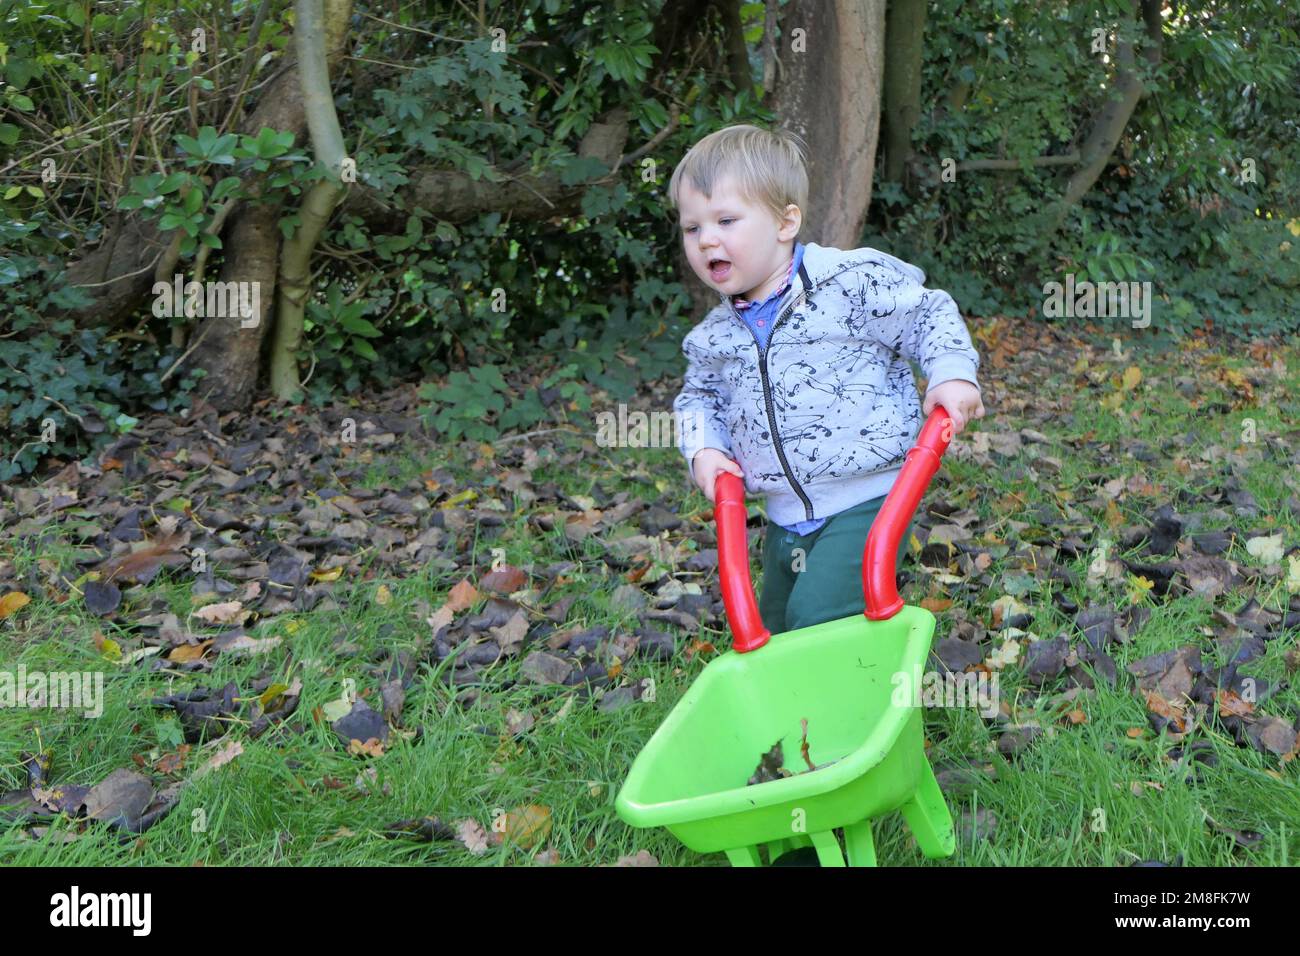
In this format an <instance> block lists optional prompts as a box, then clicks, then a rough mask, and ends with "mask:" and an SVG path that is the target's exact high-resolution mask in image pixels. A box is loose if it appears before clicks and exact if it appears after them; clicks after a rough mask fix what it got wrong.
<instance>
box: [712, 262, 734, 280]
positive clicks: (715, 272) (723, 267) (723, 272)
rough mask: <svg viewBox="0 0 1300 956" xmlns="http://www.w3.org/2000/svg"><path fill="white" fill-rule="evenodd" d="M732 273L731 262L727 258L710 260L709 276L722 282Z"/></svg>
mask: <svg viewBox="0 0 1300 956" xmlns="http://www.w3.org/2000/svg"><path fill="white" fill-rule="evenodd" d="M729 275H731V263H730V262H728V261H727V260H726V259H710V260H709V278H710V279H712V280H713V281H714V282H721V281H722V280H723V279H725V278H727V276H729Z"/></svg>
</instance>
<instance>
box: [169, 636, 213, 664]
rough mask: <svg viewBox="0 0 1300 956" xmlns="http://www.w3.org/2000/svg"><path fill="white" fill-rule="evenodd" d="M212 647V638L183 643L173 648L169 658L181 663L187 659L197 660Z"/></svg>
mask: <svg viewBox="0 0 1300 956" xmlns="http://www.w3.org/2000/svg"><path fill="white" fill-rule="evenodd" d="M210 647H212V641H210V640H209V641H203V642H202V643H199V644H181V645H180V646H179V647H173V648H172V652H171V653H170V654H168V655H167V659H168V660H169V661H176V662H177V663H181V664H183V663H185V662H186V661H197V660H198V659H199V658H200V657H202V656H203V655H204V654H206V653H207V652H208V648H210Z"/></svg>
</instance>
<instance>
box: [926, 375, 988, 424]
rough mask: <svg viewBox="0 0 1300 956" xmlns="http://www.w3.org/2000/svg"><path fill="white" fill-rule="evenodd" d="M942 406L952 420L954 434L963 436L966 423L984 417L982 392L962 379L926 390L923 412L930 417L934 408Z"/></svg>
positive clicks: (954, 379)
mask: <svg viewBox="0 0 1300 956" xmlns="http://www.w3.org/2000/svg"><path fill="white" fill-rule="evenodd" d="M936 405H942V406H943V407H944V409H946V410H947V412H948V416H949V417H950V418H951V419H952V433H953V434H954V435H959V434H961V430H962V429H963V428H965V427H966V423H967V422H968V421H970V420H971V419H972V418H983V417H984V403H983V402H982V401H980V390H979V389H978V388H976V387H975V386H974V385H972V384H971V383H970V382H967V381H965V380H964V379H960V378H953V379H949V380H948V381H946V382H941V383H939V384H938V385H936V386H935V387H934V388H927V389H926V390H925V404H924V405H922V406H921V412H922V414H924V415H929V414H930V412H932V411H934V406H936Z"/></svg>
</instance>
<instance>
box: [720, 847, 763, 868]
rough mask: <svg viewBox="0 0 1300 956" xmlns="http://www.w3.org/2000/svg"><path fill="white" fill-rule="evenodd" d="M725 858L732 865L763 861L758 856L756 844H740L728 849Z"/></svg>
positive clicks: (759, 864)
mask: <svg viewBox="0 0 1300 956" xmlns="http://www.w3.org/2000/svg"><path fill="white" fill-rule="evenodd" d="M727 859H728V860H730V861H731V865H732V866H762V865H763V861H762V860H760V859H759V858H758V847H756V846H742V847H737V848H736V849H734V850H728V851H727Z"/></svg>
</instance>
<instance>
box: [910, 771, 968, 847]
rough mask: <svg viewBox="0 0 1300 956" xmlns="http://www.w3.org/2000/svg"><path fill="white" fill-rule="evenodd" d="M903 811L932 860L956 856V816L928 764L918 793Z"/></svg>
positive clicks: (917, 840)
mask: <svg viewBox="0 0 1300 956" xmlns="http://www.w3.org/2000/svg"><path fill="white" fill-rule="evenodd" d="M900 809H901V811H902V814H903V819H904V820H906V821H907V826H908V829H910V830H911V831H912V836H914V837H916V843H917V845H918V846H919V847H920V848H921V852H922V853H924V854H925V855H926V856H927V857H928V858H929V859H931V860H937V859H939V858H940V857H945V856H952V854H953V851H954V850H956V848H957V838H956V836H955V835H954V833H953V829H952V814H951V813H950V812H949V811H948V804H947V802H945V801H944V799H943V791H942V790H940V789H939V781H937V780H935V779H934V771H933V770H932V769H931V768H930V764H929V762H928V761H927V762H926V763H925V764H924V765H923V767H922V771H921V780H920V782H919V783H918V784H917V787H916V793H914V794H912V799H911V800H909V801H907V803H905V804H903V806H902V807H901V808H900Z"/></svg>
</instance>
